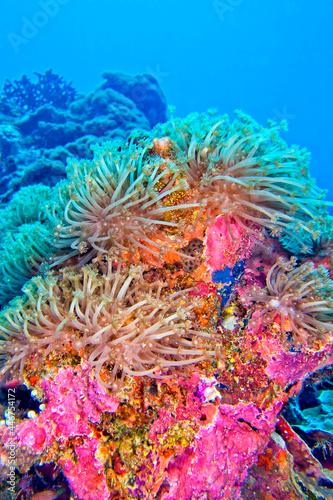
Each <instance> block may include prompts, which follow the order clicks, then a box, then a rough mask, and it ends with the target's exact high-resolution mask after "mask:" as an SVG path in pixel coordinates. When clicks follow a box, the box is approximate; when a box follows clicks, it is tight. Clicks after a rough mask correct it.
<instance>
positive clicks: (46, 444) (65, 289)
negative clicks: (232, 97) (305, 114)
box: [0, 78, 333, 500]
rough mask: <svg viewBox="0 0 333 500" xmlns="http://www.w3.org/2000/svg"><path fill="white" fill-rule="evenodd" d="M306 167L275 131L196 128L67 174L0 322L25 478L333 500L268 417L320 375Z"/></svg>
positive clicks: (145, 140) (327, 338)
mask: <svg viewBox="0 0 333 500" xmlns="http://www.w3.org/2000/svg"><path fill="white" fill-rule="evenodd" d="M109 82H111V83H112V79H111V78H109ZM129 91H130V90H129ZM307 163H308V155H307V154H306V152H305V151H304V150H300V149H298V148H296V147H294V148H288V146H287V145H286V144H285V143H284V141H283V140H282V139H281V138H280V137H279V135H278V126H277V125H276V124H270V126H269V127H268V128H263V127H261V126H259V125H258V124H257V123H256V122H254V120H252V119H251V118H250V117H247V116H246V115H244V114H243V113H240V112H238V113H237V117H236V120H235V121H234V122H232V123H231V122H229V120H228V119H227V117H225V116H224V117H217V116H216V115H215V113H214V112H209V113H207V114H202V115H192V116H190V117H187V118H186V119H185V120H177V119H173V120H172V121H171V122H169V123H167V124H165V125H158V126H156V127H155V129H154V131H153V132H152V133H148V132H146V131H141V132H140V131H136V132H135V133H133V136H132V137H131V139H130V140H129V141H128V142H119V141H118V142H114V143H111V142H108V143H105V144H103V145H100V146H96V147H94V158H93V159H91V160H87V161H80V162H71V163H70V164H69V166H68V179H67V180H66V181H64V182H62V183H61V184H60V185H58V186H57V187H56V188H54V189H53V190H52V200H54V206H53V207H51V206H50V205H49V204H47V202H45V203H41V205H40V206H39V205H38V204H36V205H35V208H34V213H35V212H36V213H37V218H38V214H40V216H39V219H40V221H39V223H40V224H42V226H43V227H44V226H45V227H46V228H47V230H48V231H49V230H50V227H51V228H52V231H53V236H54V241H53V245H54V248H56V250H55V251H52V250H51V254H52V255H51V259H48V260H47V261H45V262H43V263H42V266H41V269H40V275H38V276H36V277H34V278H33V279H32V280H30V281H28V282H27V283H26V284H25V285H24V288H23V292H24V295H23V296H21V297H17V298H16V299H14V301H12V303H11V304H9V305H8V306H7V307H5V308H4V309H3V311H1V313H0V332H1V339H0V342H1V344H0V345H1V353H0V360H1V363H2V373H3V374H4V375H5V377H8V376H9V374H10V373H11V375H12V376H18V377H20V379H21V382H24V383H25V384H26V385H27V386H28V387H30V388H31V389H33V391H34V394H35V395H36V396H37V397H38V398H39V400H40V404H41V406H40V407H39V411H38V412H30V414H28V417H29V418H25V416H26V414H25V415H23V414H22V415H21V417H22V418H20V419H18V420H17V424H16V429H15V433H16V434H15V435H16V445H17V450H19V452H20V460H19V461H18V463H17V468H18V469H19V470H20V471H21V472H22V473H26V471H27V470H29V467H31V466H32V464H34V463H37V462H38V463H39V464H49V463H53V464H55V465H56V466H57V467H58V468H60V469H61V470H62V471H63V474H64V476H65V477H66V478H67V480H68V483H69V485H70V488H71V490H72V494H73V496H74V498H75V499H78V500H95V499H96V500H116V499H117V500H132V499H133V500H134V499H142V500H146V499H147V500H152V499H156V500H179V499H181V500H220V499H223V500H251V499H254V498H261V499H263V500H264V499H265V500H272V499H273V498H281V500H282V499H283V498H285V497H284V496H283V495H284V494H285V493H286V494H287V493H288V495H289V496H290V498H292V499H295V500H296V499H297V500H298V499H301V498H305V497H304V494H305V493H307V492H310V493H311V494H312V495H315V494H318V495H321V496H322V497H323V498H325V499H329V498H332V496H331V490H332V482H331V480H330V479H329V477H328V476H327V475H326V474H325V471H323V469H322V467H321V465H320V463H319V462H318V460H317V459H316V458H314V457H313V456H312V454H311V450H310V449H309V448H307V446H306V444H305V443H303V441H302V439H301V438H300V437H299V436H297V435H296V434H295V431H294V430H293V429H292V428H291V427H290V426H288V424H287V422H286V421H285V420H284V419H283V417H282V416H281V415H280V413H281V411H282V410H283V408H284V407H285V404H286V402H287V401H288V399H289V398H290V397H293V396H295V395H296V394H297V393H298V392H299V391H300V390H301V388H302V384H303V382H304V380H305V379H306V377H308V376H309V375H310V374H312V373H314V372H316V371H318V370H319V369H321V368H323V367H325V366H329V365H330V364H332V361H333V341H332V340H333V339H332V330H333V326H332V309H331V299H330V294H331V290H332V286H333V283H332V281H331V279H330V277H329V273H328V272H327V271H326V269H325V265H326V266H327V265H329V260H328V259H327V256H326V255H322V252H323V249H321V251H320V252H321V255H319V253H320V252H319V253H318V255H317V257H316V256H315V255H313V256H311V251H312V249H314V250H315V249H316V245H319V242H320V241H321V237H322V233H323V231H324V230H325V228H327V226H328V225H329V224H330V218H329V216H328V215H327V214H326V213H325V208H324V207H325V201H324V199H323V197H324V193H323V192H321V191H320V190H319V189H318V188H317V187H316V186H315V185H314V184H313V182H312V180H311V178H310V176H309V173H308V168H307ZM35 216H36V215H35ZM13 220H14V219H13ZM13 231H14V232H15V224H14V228H13ZM48 234H49V233H48ZM40 238H41V240H40V247H41V248H42V247H43V244H45V242H46V241H48V239H47V238H45V239H44V240H43V232H42V231H41V233H40ZM291 251H292V252H293V254H294V255H293V256H292V257H291V260H289V258H290V252H291ZM324 253H325V252H324ZM22 258H24V257H22ZM297 259H298V261H297ZM297 262H299V264H298V265H296V264H297ZM26 265H27V266H29V262H26ZM62 266H65V267H63V268H62ZM18 279H21V280H23V279H24V273H23V277H22V276H21V275H18ZM7 370H9V372H8V373H7V374H6V371H7ZM10 383H11V382H10ZM10 421H11V420H10V411H7V413H5V412H4V419H3V421H2V424H3V425H2V426H0V440H1V442H2V443H3V445H4V446H3V452H2V455H1V466H2V468H3V471H4V472H5V473H6V471H7V472H8V470H9V465H10V464H9V459H10V448H9V446H10V439H11V426H10ZM314 431H315V430H314ZM318 432H319V431H317V434H313V436H315V435H316V436H317V437H318V436H319V434H318ZM328 452H330V449H328ZM33 466H34V465H33ZM57 470H58V469H57ZM22 484H23V483H22ZM22 494H23V493H22ZM61 500H63V499H62V498H61ZM64 500H65V499H64Z"/></svg>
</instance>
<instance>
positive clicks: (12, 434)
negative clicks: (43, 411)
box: [6, 389, 17, 493]
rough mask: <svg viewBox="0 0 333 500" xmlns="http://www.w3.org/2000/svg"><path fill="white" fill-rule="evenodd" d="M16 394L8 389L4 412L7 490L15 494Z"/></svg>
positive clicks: (13, 390)
mask: <svg viewBox="0 0 333 500" xmlns="http://www.w3.org/2000/svg"><path fill="white" fill-rule="evenodd" d="M15 401H16V394H15V389H8V410H6V425H7V427H8V428H9V439H8V441H7V442H6V450H7V453H8V462H7V464H6V465H7V467H8V468H9V472H8V473H7V475H8V479H7V484H8V490H9V491H10V492H11V493H15V469H16V466H17V463H16V459H17V442H16V425H15V412H16V405H15Z"/></svg>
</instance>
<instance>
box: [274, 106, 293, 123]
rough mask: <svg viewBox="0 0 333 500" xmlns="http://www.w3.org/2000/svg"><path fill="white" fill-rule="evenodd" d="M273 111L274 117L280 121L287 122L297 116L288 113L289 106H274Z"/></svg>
mask: <svg viewBox="0 0 333 500" xmlns="http://www.w3.org/2000/svg"><path fill="white" fill-rule="evenodd" d="M272 112H273V114H274V117H275V118H276V119H277V120H280V121H282V120H286V121H287V122H289V121H290V120H294V119H295V118H296V115H293V114H292V113H288V110H287V106H283V108H282V109H278V108H274V109H272Z"/></svg>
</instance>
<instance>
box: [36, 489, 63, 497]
mask: <svg viewBox="0 0 333 500" xmlns="http://www.w3.org/2000/svg"><path fill="white" fill-rule="evenodd" d="M64 491H65V488H61V490H58V491H53V490H45V491H40V492H39V493H36V494H35V495H32V497H31V500H55V499H56V498H58V497H59V496H60V495H61V494H62V493H63V492H64Z"/></svg>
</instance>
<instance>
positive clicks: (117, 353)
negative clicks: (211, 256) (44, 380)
mask: <svg viewBox="0 0 333 500" xmlns="http://www.w3.org/2000/svg"><path fill="white" fill-rule="evenodd" d="M282 126H283V124H282ZM279 128H280V127H279V126H277V125H276V124H275V123H271V124H269V127H268V128H264V127H261V126H260V125H258V124H257V123H256V122H255V121H254V120H252V119H251V118H250V117H248V116H247V115H244V114H243V113H241V112H237V113H236V119H235V121H234V122H232V123H231V122H230V121H229V119H228V117H227V116H222V117H218V116H216V114H215V113H214V112H210V113H205V114H202V115H197V114H194V115H190V116H189V117H187V118H186V119H184V120H180V119H179V120H171V121H170V122H168V123H167V124H163V125H158V126H156V127H155V129H154V130H153V131H152V132H150V133H148V132H144V133H143V132H135V133H133V134H132V137H131V139H130V140H129V141H128V142H124V141H113V142H105V143H103V144H101V145H96V146H94V147H93V152H94V158H93V159H92V160H81V161H78V162H76V161H71V162H70V163H69V164H68V167H67V174H68V175H67V179H66V180H64V181H62V182H61V183H59V184H58V185H57V186H56V187H55V188H54V189H53V190H52V193H49V192H45V193H44V194H43V196H38V195H37V194H36V196H35V197H34V201H33V203H32V204H31V207H32V209H31V211H27V213H28V214H30V215H29V220H26V219H24V218H23V219H22V217H21V216H20V217H19V220H18V222H17V223H16V222H15V223H14V226H15V227H13V228H12V229H13V230H12V231H10V233H9V232H7V233H6V234H5V235H4V236H3V238H2V240H3V245H2V246H1V247H0V257H1V261H2V262H1V269H0V270H1V271H2V274H3V282H2V283H0V301H2V302H3V303H4V302H5V301H6V298H7V299H9V298H12V296H13V295H15V294H17V293H19V289H20V288H21V287H22V286H23V285H24V283H25V282H26V280H28V279H29V278H30V277H31V276H33V275H38V274H39V273H41V272H44V277H40V276H37V277H35V278H33V279H32V280H31V281H30V282H28V284H26V285H25V286H24V287H23V292H24V295H23V297H21V298H17V299H15V301H14V302H13V303H12V304H11V305H10V306H9V307H8V308H6V309H5V310H4V311H3V312H2V313H1V317H0V331H1V332H2V334H1V336H2V340H1V353H0V358H1V362H3V363H5V369H7V368H10V369H12V371H19V372H21V374H22V373H23V371H24V366H25V363H26V361H27V360H28V359H34V360H35V363H36V364H38V362H39V360H40V359H41V358H43V357H48V356H49V355H50V356H51V355H53V353H56V352H59V351H60V352H62V351H63V350H66V346H67V347H68V346H70V349H71V350H74V351H76V352H78V353H79V354H80V356H81V357H83V358H85V359H87V360H88V361H89V362H90V363H91V364H92V365H93V366H94V367H95V371H96V376H97V378H98V380H100V381H101V383H103V384H104V385H106V386H107V387H114V386H117V384H118V383H121V382H122V381H123V379H124V377H125V376H126V375H132V376H134V375H138V376H139V375H147V376H150V377H163V376H168V375H169V374H170V373H171V372H173V370H180V371H181V370H183V369H185V368H184V367H186V366H188V365H189V366H193V365H196V364H198V363H200V362H201V361H203V360H205V359H211V358H212V357H216V356H218V355H219V349H218V347H217V344H216V342H215V340H214V339H213V338H212V336H211V334H209V333H207V332H204V331H202V330H200V328H198V324H197V323H196V318H195V313H194V311H195V308H196V299H195V297H194V296H193V295H191V292H190V290H189V289H184V290H178V291H173V290H172V289H170V288H169V287H168V286H166V284H165V283H154V284H151V283H148V282H147V281H145V279H144V278H143V276H142V272H141V271H140V270H139V269H138V268H129V267H128V266H127V265H125V263H124V264H119V263H118V265H116V264H115V262H114V259H113V258H111V256H112V255H113V256H114V255H115V252H118V256H121V257H122V258H124V259H128V260H127V262H132V263H133V262H136V263H137V262H140V261H144V262H150V263H151V262H154V265H156V266H160V267H161V266H163V263H164V255H165V253H166V252H172V253H173V254H174V256H178V257H177V258H180V259H181V262H182V264H183V270H184V271H185V272H189V273H191V272H193V271H194V270H196V269H197V267H198V266H199V265H201V262H202V260H203V259H202V258H201V254H202V251H203V245H204V244H203V239H204V229H205V228H207V227H208V226H209V225H210V224H211V223H212V222H213V221H214V218H216V217H218V216H221V217H224V219H225V222H226V226H227V228H228V231H229V233H230V236H231V238H233V237H234V232H233V227H234V225H237V227H241V228H242V229H243V230H244V231H245V232H246V233H247V234H248V235H249V237H250V236H251V235H253V234H255V235H257V234H258V232H259V231H267V232H268V233H270V234H271V235H273V236H275V237H278V238H279V239H280V241H281V242H282V244H283V245H284V246H285V247H287V248H288V249H289V250H293V251H294V253H299V252H304V253H307V252H309V251H311V249H312V247H313V244H314V243H316V242H317V244H318V242H320V241H321V238H322V233H323V230H325V229H326V228H327V225H328V224H329V225H330V224H331V221H330V220H329V219H328V216H327V213H326V208H325V206H326V202H325V200H324V196H325V192H324V191H321V190H320V189H319V188H317V187H316V186H315V184H314V182H313V180H312V179H311V177H310V176H309V171H308V163H309V155H308V153H307V152H306V151H305V150H301V149H299V148H298V147H295V146H294V147H291V148H289V147H288V146H287V145H286V143H285V142H284V141H283V140H282V139H281V138H280V137H279ZM29 196H30V195H29ZM38 198H41V199H42V201H41V202H40V203H39V202H38V203H37V201H38V200H37V199H38ZM16 209H17V207H16ZM23 214H24V217H25V211H24V212H23ZM11 217H12V220H13V221H14V220H15V217H14V216H11ZM199 222H200V230H199V231H198V232H199V233H200V234H195V229H196V227H197V226H198V227H199ZM3 226H4V227H5V226H6V224H3ZM0 229H1V228H0ZM197 236H200V237H199V238H198V237H197ZM201 237H202V239H200V238H201ZM103 256H104V257H105V258H106V259H107V261H108V267H107V270H105V271H104V274H103V273H100V272H99V271H98V270H97V269H98V265H99V264H100V263H101V262H102V260H103ZM147 256H148V257H149V258H147ZM71 259H72V260H71ZM98 263H99V264H98ZM44 264H45V265H44ZM60 265H68V266H70V265H72V266H75V267H73V268H69V267H68V268H65V269H64V270H60V271H59V267H60ZM48 266H51V268H54V270H55V271H54V274H52V273H48V274H45V273H46V270H47V269H50V267H48ZM288 266H289V264H288ZM288 266H287V265H286V264H282V263H281V262H280V261H279V262H278V263H277V264H276V265H275V266H273V267H272V269H271V270H270V271H269V273H268V277H267V290H268V291H267V293H266V292H263V291H258V292H253V294H252V299H253V300H256V301H257V303H258V306H261V307H262V311H261V312H260V315H263V316H265V320H266V321H267V322H268V321H273V320H274V318H275V317H276V316H279V317H280V323H281V331H282V335H283V337H285V336H286V332H288V331H290V330H291V331H292V332H293V333H294V335H295V338H296V339H299V340H302V341H305V339H308V340H309V342H312V340H313V339H315V338H318V337H320V336H322V335H323V334H324V332H327V331H332V329H333V328H332V308H331V307H332V305H331V302H330V295H329V294H330V293H331V282H329V280H328V278H327V277H326V275H325V272H324V270H323V268H320V267H318V268H317V269H314V268H313V266H311V265H310V264H304V265H303V266H300V267H298V268H290V267H288ZM57 273H58V274H57ZM61 273H62V276H61ZM262 304H263V306H262ZM6 359H7V361H6ZM182 367H183V368H182Z"/></svg>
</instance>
